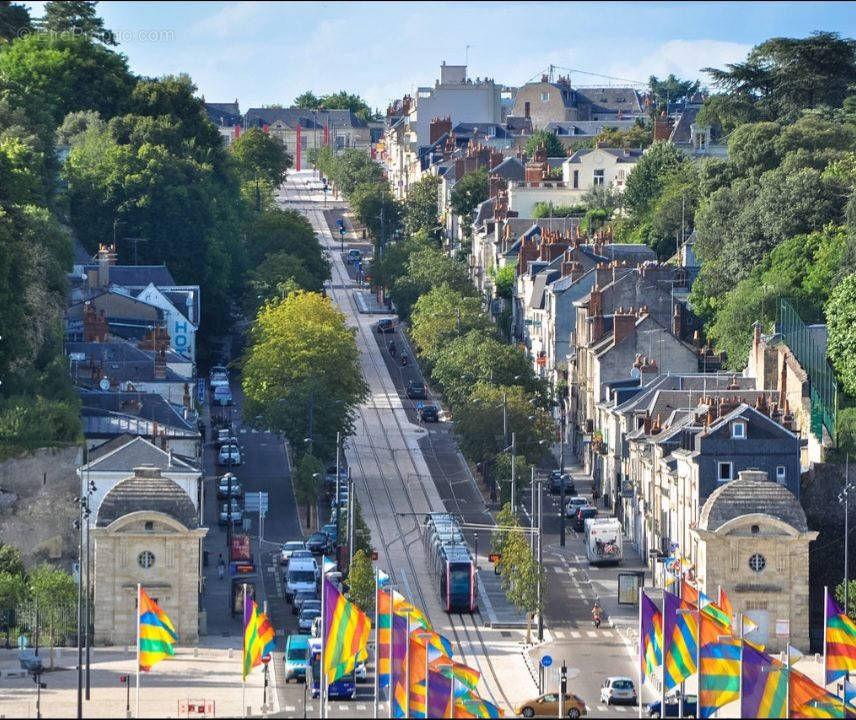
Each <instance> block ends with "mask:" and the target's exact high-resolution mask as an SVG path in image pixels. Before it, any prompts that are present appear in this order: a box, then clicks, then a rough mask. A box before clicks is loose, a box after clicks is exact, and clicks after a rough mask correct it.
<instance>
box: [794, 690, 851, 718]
mask: <svg viewBox="0 0 856 720" xmlns="http://www.w3.org/2000/svg"><path fill="white" fill-rule="evenodd" d="M846 708H847V717H848V718H856V707H854V706H853V705H850V704H848V705H847V706H846ZM844 710H845V705H844V703H843V702H842V700H841V698H840V697H838V696H837V695H833V694H832V693H826V694H825V695H823V696H822V697H819V698H815V699H814V700H809V701H808V702H807V703H805V704H804V705H800V706H799V707H794V706H793V704H792V706H791V717H792V718H843V717H845V715H844Z"/></svg>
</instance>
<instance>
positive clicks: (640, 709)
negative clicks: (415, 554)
mask: <svg viewBox="0 0 856 720" xmlns="http://www.w3.org/2000/svg"><path fill="white" fill-rule="evenodd" d="M655 571H656V568H655ZM644 592H645V589H644V583H643V587H640V588H638V593H639V657H638V658H636V665H637V670H638V671H639V720H642V683H643V677H642V658H643V657H644V655H643V652H644V650H643V647H642V595H643V593H644ZM661 709H662V708H661Z"/></svg>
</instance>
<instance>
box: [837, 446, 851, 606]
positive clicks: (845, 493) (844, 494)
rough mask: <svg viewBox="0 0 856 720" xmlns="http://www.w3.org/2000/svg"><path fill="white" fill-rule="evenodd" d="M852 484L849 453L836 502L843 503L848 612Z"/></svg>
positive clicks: (845, 602) (845, 587) (845, 580)
mask: <svg viewBox="0 0 856 720" xmlns="http://www.w3.org/2000/svg"><path fill="white" fill-rule="evenodd" d="M853 489H854V486H852V485H851V484H850V454H849V453H848V454H847V456H846V458H845V461H844V487H843V488H842V490H841V492H840V493H839V494H838V502H839V503H841V504H842V505H844V612H845V613H846V612H848V607H849V606H848V604H847V601H848V600H849V599H850V587H849V585H850V582H849V580H850V557H849V549H850V547H849V546H850V542H849V539H850V512H849V510H850V491H851V490H853Z"/></svg>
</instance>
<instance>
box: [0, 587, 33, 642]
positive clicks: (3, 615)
mask: <svg viewBox="0 0 856 720" xmlns="http://www.w3.org/2000/svg"><path fill="white" fill-rule="evenodd" d="M26 595H27V581H26V578H25V577H24V575H22V574H21V575H19V574H14V573H9V572H5V571H3V570H0V630H2V631H3V632H5V633H6V647H9V635H10V633H11V632H12V627H13V626H14V625H15V613H16V610H17V609H18V605H19V604H20V603H21V601H22V600H23V599H24V598H25V597H26Z"/></svg>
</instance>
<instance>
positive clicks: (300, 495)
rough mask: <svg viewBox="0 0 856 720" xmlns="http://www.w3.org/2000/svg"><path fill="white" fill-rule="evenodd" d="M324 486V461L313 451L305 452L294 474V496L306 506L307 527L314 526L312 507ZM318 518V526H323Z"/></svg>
mask: <svg viewBox="0 0 856 720" xmlns="http://www.w3.org/2000/svg"><path fill="white" fill-rule="evenodd" d="M323 486H324V463H322V462H321V461H320V460H319V459H318V458H317V457H315V456H314V455H313V454H312V453H311V452H305V453H303V455H302V456H301V458H300V460H299V462H298V463H297V472H296V473H295V474H294V497H295V499H296V500H297V502H298V503H299V504H301V505H304V506H305V507H306V527H307V529H308V528H310V527H312V507H313V506H314V505H315V502H316V501H317V500H318V497H319V495H320V494H321V489H322V488H323ZM321 522H322V520H321V518H320V517H319V518H318V527H320V526H321Z"/></svg>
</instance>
